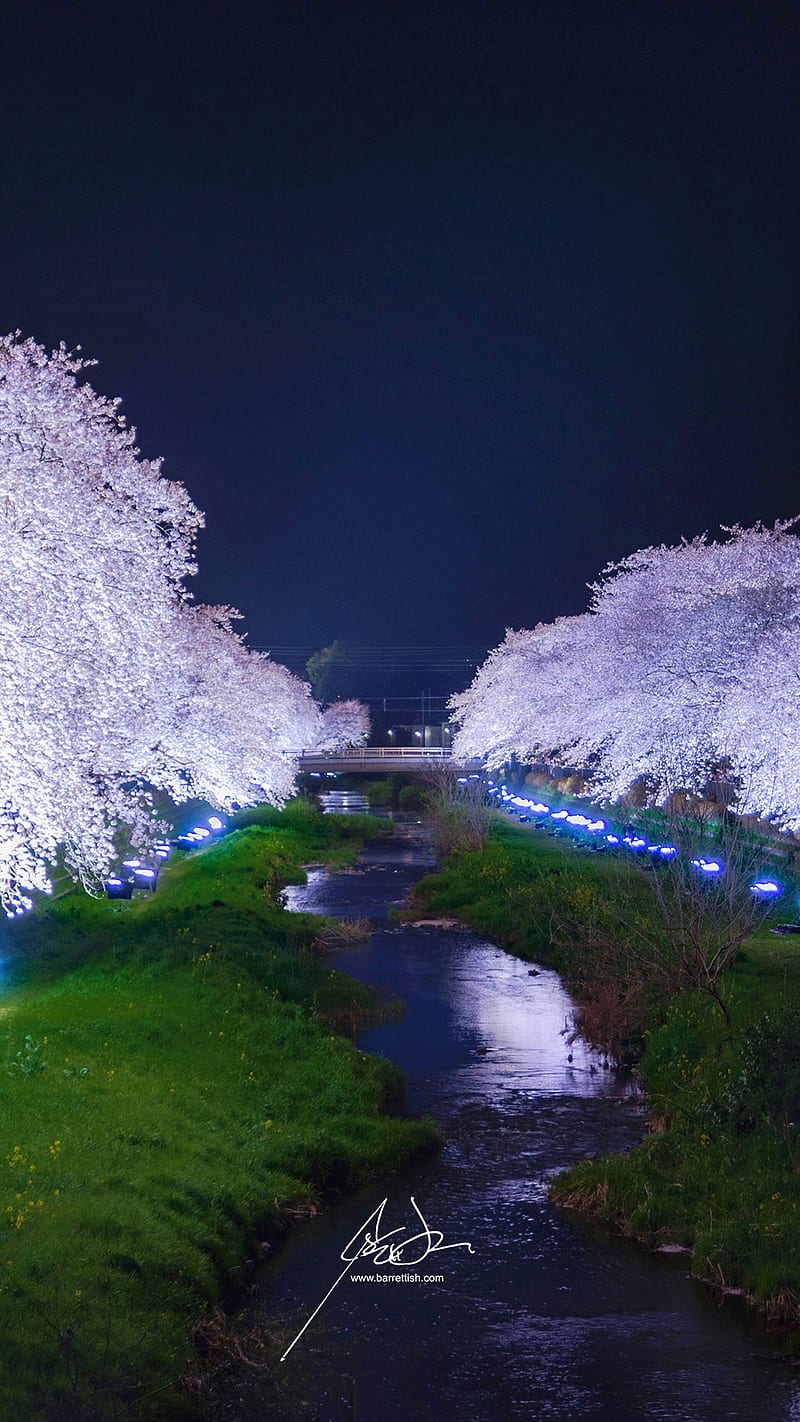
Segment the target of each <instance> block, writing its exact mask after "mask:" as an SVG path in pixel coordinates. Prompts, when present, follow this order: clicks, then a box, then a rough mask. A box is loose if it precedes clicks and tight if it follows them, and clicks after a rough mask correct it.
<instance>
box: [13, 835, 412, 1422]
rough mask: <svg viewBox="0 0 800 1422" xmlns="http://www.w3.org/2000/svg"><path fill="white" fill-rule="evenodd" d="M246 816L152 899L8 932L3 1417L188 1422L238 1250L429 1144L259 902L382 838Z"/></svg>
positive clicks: (239, 1258)
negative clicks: (187, 1386)
mask: <svg viewBox="0 0 800 1422" xmlns="http://www.w3.org/2000/svg"><path fill="white" fill-rule="evenodd" d="M244 818H245V820H248V821H250V823H249V824H248V825H247V827H244V828H242V829H240V830H238V831H236V832H234V833H232V834H230V835H228V836H227V837H226V838H225V839H223V840H221V841H220V842H219V843H216V844H214V845H212V846H210V847H209V848H207V849H205V850H203V851H201V852H199V853H196V854H194V855H192V856H190V857H187V858H185V859H183V860H182V862H177V863H175V864H174V865H170V866H168V867H167V869H166V870H165V871H164V872H163V875H162V882H161V884H160V886H159V890H158V892H157V893H156V894H154V895H152V896H150V897H148V898H146V899H144V900H141V901H136V902H133V903H113V902H106V901H96V900H92V899H89V898H87V896H86V895H84V894H82V893H80V894H79V893H75V894H72V895H69V896H67V897H66V898H64V899H62V900H60V901H59V902H57V903H54V904H52V905H50V906H49V907H48V909H47V911H46V912H43V913H41V914H37V915H35V916H32V917H31V918H30V919H28V920H26V921H24V922H21V923H20V924H19V926H18V928H17V926H16V925H15V928H16V932H14V933H13V936H12V941H11V942H10V945H9V946H10V951H11V954H12V957H13V958H14V959H15V960H16V956H17V955H20V954H22V955H26V956H25V961H24V962H23V963H20V964H19V965H18V966H16V967H15V966H14V963H13V962H12V966H11V969H10V974H9V976H10V980H11V981H10V985H9V986H8V988H7V991H6V992H5V995H4V998H3V1000H2V1007H0V1120H2V1145H0V1217H2V1218H0V1229H2V1231H3V1239H2V1242H0V1336H1V1337H2V1340H3V1342H2V1345H0V1357H1V1358H2V1376H1V1377H0V1398H1V1399H2V1404H3V1405H2V1408H0V1415H3V1416H9V1417H10V1416H14V1417H17V1418H21V1419H25V1418H28V1417H33V1416H36V1415H40V1414H39V1413H38V1412H37V1410H36V1409H37V1407H38V1405H39V1404H40V1403H41V1404H42V1405H44V1406H46V1407H47V1408H49V1409H50V1413H49V1414H48V1413H45V1414H44V1415H52V1416H58V1417H59V1418H61V1417H62V1416H64V1417H71V1416H73V1415H75V1416H79V1417H81V1418H83V1417H87V1418H88V1417H91V1418H95V1417H97V1418H107V1417H108V1418H111V1417H123V1416H125V1417H153V1418H164V1417H172V1416H180V1415H181V1414H182V1412H183V1411H185V1409H186V1407H188V1404H186V1403H185V1402H182V1401H181V1396H180V1394H179V1393H178V1391H177V1390H176V1387H175V1381H176V1379H177V1377H178V1375H179V1373H180V1371H181V1368H182V1365H183V1363H184V1361H185V1360H188V1359H189V1358H190V1357H191V1353H192V1348H191V1331H192V1324H193V1322H194V1321H196V1320H197V1319H198V1318H199V1317H200V1316H201V1315H202V1313H203V1310H204V1308H205V1306H206V1305H207V1304H208V1303H209V1302H210V1301H212V1300H214V1299H216V1298H218V1297H219V1295H220V1292H221V1290H222V1289H223V1288H224V1287H225V1285H226V1284H227V1283H228V1282H229V1281H230V1279H231V1278H232V1277H233V1278H236V1276H237V1273H236V1271H237V1270H238V1269H239V1268H240V1266H241V1265H242V1263H243V1261H244V1260H245V1258H246V1256H247V1253H248V1251H252V1250H253V1249H254V1247H255V1246H256V1245H257V1243H258V1242H259V1241H260V1240H262V1239H264V1238H265V1237H269V1235H270V1234H271V1233H272V1234H274V1233H275V1231H276V1229H277V1228H278V1227H280V1226H281V1225H282V1224H283V1223H285V1221H286V1219H287V1217H288V1212H296V1211H303V1210H307V1209H308V1208H309V1207H310V1206H311V1205H312V1204H313V1203H314V1202H315V1201H317V1200H318V1199H319V1197H320V1194H321V1192H323V1191H324V1190H325V1189H331V1188H335V1189H337V1190H339V1189H348V1188H350V1187H352V1186H354V1185H355V1184H357V1183H358V1182H360V1181H361V1180H363V1179H365V1178H368V1177H369V1176H370V1175H372V1174H374V1173H376V1172H382V1171H388V1170H392V1169H394V1168H395V1167H396V1166H398V1165H399V1164H400V1163H401V1162H403V1161H405V1160H407V1159H408V1158H409V1157H410V1156H411V1155H413V1154H414V1153H416V1152H418V1151H422V1150H425V1149H430V1148H431V1146H432V1145H433V1144H435V1142H436V1140H437V1137H436V1133H435V1131H434V1129H433V1127H432V1126H431V1125H430V1123H428V1122H408V1121H403V1120H400V1119H396V1118H393V1117H392V1116H390V1115H387V1114H385V1112H386V1109H387V1107H389V1106H391V1105H392V1103H393V1102H396V1101H397V1100H398V1097H399V1093H400V1091H401V1085H402V1083H401V1080H400V1078H399V1076H398V1074H397V1073H396V1072H395V1071H394V1069H393V1068H392V1067H391V1066H390V1064H389V1063H387V1062H385V1061H383V1060H382V1059H380V1058H374V1057H368V1056H366V1055H365V1054H363V1053H361V1052H359V1051H358V1050H357V1049H356V1048H355V1047H354V1046H353V1044H352V1043H351V1042H350V1041H348V1040H345V1039H344V1038H343V1037H342V1036H340V1035H338V1034H337V1033H336V1032H335V1031H332V1030H331V1029H330V1023H331V1022H334V1021H337V1020H339V1019H340V1018H341V1017H342V1014H343V1013H344V1015H345V1016H348V1014H349V1017H350V1020H352V1021H356V1020H359V1019H362V1020H363V1019H364V1018H365V1017H366V1016H367V1015H368V1014H369V1013H370V1012H371V1011H374V1010H375V1006H374V1002H373V1000H372V998H371V996H370V994H369V993H368V991H367V990H366V989H365V988H363V987H362V986H361V985H359V984H357V983H355V982H354V981H353V980H350V979H347V978H344V977H343V976H342V975H339V974H335V973H333V972H331V970H330V968H329V967H328V966H327V965H326V964H325V963H324V962H323V961H321V960H320V959H319V957H318V956H317V954H316V953H315V951H314V948H313V941H314V936H315V930H316V929H317V928H318V926H319V922H320V921H319V920H317V919H314V917H313V916H311V915H304V914H298V915H294V914H292V915H290V914H287V913H284V912H283V911H282V910H281V909H280V908H279V907H277V906H276V904H275V903H274V900H273V895H274V892H275V890H276V888H277V887H278V885H279V883H280V882H285V881H286V880H289V879H295V880H296V879H298V878H302V870H301V869H300V864H301V863H302V862H304V861H308V860H319V859H322V858H325V857H328V856H330V855H331V854H333V855H334V856H337V855H338V856H339V857H341V855H342V853H346V854H350V855H352V853H354V852H355V849H356V848H357V845H358V838H357V836H358V834H359V833H361V834H364V833H365V831H367V830H368V832H369V833H374V832H375V828H376V826H375V821H374V820H369V821H366V822H364V821H362V822H361V823H360V824H355V823H354V822H353V820H352V819H348V820H347V821H346V822H344V821H343V822H341V823H338V822H336V821H335V820H334V819H333V818H332V817H330V818H329V817H324V818H323V817H321V816H312V815H310V814H308V813H307V812H305V811H303V810H297V809H293V810H290V811H289V812H288V814H286V815H284V816H283V817H280V816H278V815H276V813H275V812H274V811H266V812H259V813H257V814H255V815H248V816H246V817H244ZM70 1408H74V1409H75V1410H74V1413H73V1411H71V1410H70Z"/></svg>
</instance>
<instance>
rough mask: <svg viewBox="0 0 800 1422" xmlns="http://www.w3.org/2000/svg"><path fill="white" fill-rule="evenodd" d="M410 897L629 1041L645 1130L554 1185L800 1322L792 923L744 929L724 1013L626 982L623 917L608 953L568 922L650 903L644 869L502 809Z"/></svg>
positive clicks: (798, 972)
mask: <svg viewBox="0 0 800 1422" xmlns="http://www.w3.org/2000/svg"><path fill="white" fill-rule="evenodd" d="M413 912H414V913H415V914H419V913H420V912H430V913H436V914H457V915H458V916H459V917H461V918H462V919H463V920H464V921H465V922H467V923H469V924H470V925H471V926H472V927H474V928H475V929H476V930H478V931H479V932H481V933H485V934H487V935H488V936H490V937H492V938H493V939H494V940H495V941H497V942H501V943H504V944H505V945H506V946H507V947H509V948H510V949H511V950H512V951H514V952H515V953H518V954H519V955H520V956H522V957H525V958H535V959H537V960H539V961H543V962H545V963H547V964H549V965H551V966H553V967H555V968H557V969H559V971H561V972H562V973H563V974H564V976H565V980H566V981H567V983H568V985H569V986H570V988H571V989H572V990H573V991H574V992H575V993H576V994H577V996H578V1000H579V1003H581V1004H582V1006H583V1009H584V1011H586V1010H587V1005H588V1022H589V1028H590V1035H591V1036H592V1037H593V1038H594V1040H595V1041H602V1040H603V1035H604V1024H605V1029H606V1030H605V1037H606V1044H607V1045H609V1046H611V1048H612V1049H615V1048H617V1047H618V1046H619V1043H620V1040H623V1041H624V1043H625V1047H626V1050H627V1051H628V1052H629V1053H630V1055H640V1057H641V1060H640V1071H641V1075H642V1080H643V1083H644V1086H645V1088H646V1090H647V1092H648V1097H649V1106H650V1117H651V1132H650V1134H649V1135H648V1136H647V1138H646V1140H645V1142H644V1143H643V1144H642V1145H641V1146H640V1147H638V1148H637V1149H636V1150H634V1151H632V1152H630V1153H629V1154H627V1155H624V1156H607V1157H603V1158H602V1159H599V1160H595V1161H587V1162H585V1163H583V1164H580V1165H578V1166H576V1167H575V1168H573V1169H572V1170H570V1171H568V1172H567V1173H566V1174H564V1175H562V1176H561V1177H560V1178H559V1179H558V1180H557V1181H556V1182H555V1184H554V1186H553V1189H552V1195H553V1198H554V1199H556V1200H557V1201H558V1202H559V1203H561V1204H563V1205H566V1206H570V1207H573V1208H577V1209H579V1210H581V1211H582V1212H583V1213H586V1214H589V1215H592V1216H594V1217H596V1218H598V1219H602V1220H604V1221H605V1222H607V1223H610V1224H612V1225H614V1226H615V1227H616V1228H618V1229H621V1230H623V1231H624V1232H626V1233H628V1234H631V1235H634V1236H635V1237H637V1238H639V1239H640V1240H642V1241H644V1242H646V1243H648V1244H650V1245H652V1246H654V1247H664V1246H666V1245H672V1246H675V1245H678V1246H681V1247H684V1248H686V1249H687V1250H688V1251H690V1252H691V1255H692V1269H693V1272H694V1273H696V1274H697V1275H698V1276H699V1277H702V1278H704V1279H707V1280H709V1281H710V1282H712V1283H714V1284H716V1285H718V1286H720V1287H722V1288H725V1289H728V1290H733V1291H737V1290H741V1291H742V1292H743V1293H744V1294H746V1295H747V1296H748V1297H750V1298H751V1299H752V1300H753V1301H754V1302H757V1303H758V1304H759V1305H760V1306H761V1307H762V1308H763V1309H764V1310H765V1312H766V1314H767V1316H768V1317H769V1318H770V1319H773V1320H775V1321H781V1322H783V1323H789V1324H792V1325H795V1324H798V1323H800V945H799V944H798V939H797V938H793V937H787V938H776V937H775V936H773V935H771V934H770V933H769V932H768V931H767V929H766V928H762V929H761V930H760V931H758V932H757V933H754V934H753V935H752V936H751V937H750V938H749V939H748V940H747V942H746V944H745V946H744V949H743V951H742V952H741V953H740V955H739V957H738V959H737V961H736V963H735V965H734V967H733V969H732V970H731V972H730V973H729V974H728V975H727V978H726V980H725V983H724V990H725V996H726V1002H727V1006H728V1010H729V1013H730V1023H729V1024H726V1023H725V1021H724V1020H723V1017H722V1016H721V1014H720V1012H719V1010H718V1008H717V1007H716V1006H715V1004H714V1003H713V1002H712V1001H711V999H710V998H708V997H706V996H704V995H702V994H700V993H682V994H678V995H671V996H665V994H664V993H663V992H662V991H660V990H659V989H658V988H657V987H655V986H653V985H652V984H651V985H649V986H648V984H646V983H644V984H643V983H636V982H632V980H631V978H630V977H629V976H626V973H627V970H628V968H629V967H630V964H629V962H628V957H627V950H626V944H625V935H624V932H623V931H622V930H621V928H620V931H619V933H618V942H617V948H616V951H615V953H613V954H611V953H608V952H604V953H601V954H600V955H599V957H598V958H594V957H593V956H592V955H591V954H590V953H587V949H586V938H585V937H584V936H582V933H581V931H580V930H581V928H582V927H583V928H586V927H587V926H591V927H592V928H594V927H595V926H596V924H597V920H598V916H600V917H602V915H603V913H607V914H608V915H609V924H611V922H612V915H616V921H617V923H618V925H624V923H625V921H626V917H627V916H629V915H631V914H633V913H638V914H643V913H646V912H648V895H647V886H646V884H643V883H642V880H641V877H640V876H637V875H631V873H630V870H629V869H627V868H626V866H625V865H624V864H620V863H619V861H617V860H614V859H611V860H609V859H608V858H606V857H604V856H586V857H579V856H577V855H576V854H575V852H574V851H573V850H571V849H570V848H568V847H565V846H564V845H562V844H561V843H559V842H557V841H553V840H551V839H548V838H547V837H546V836H544V835H543V834H541V833H536V832H530V831H526V830H523V829H522V828H520V827H517V826H513V825H509V824H500V825H498V826H497V827H496V828H495V829H494V830H493V831H492V835H491V837H490V840H489V844H488V846H487V849H486V852H485V853H484V854H480V853H475V854H461V855H456V856H453V858H452V859H451V860H450V861H448V863H447V864H446V865H445V867H444V870H443V872H442V873H441V874H438V875H431V876H429V877H428V878H427V879H426V880H423V881H422V882H421V884H420V885H419V886H418V888H417V892H416V898H415V903H414V908H413ZM784 916H785V915H784ZM565 925H566V927H567V928H569V926H570V925H572V928H573V930H574V934H573V937H572V939H571V941H570V939H569V936H568V934H567V933H565Z"/></svg>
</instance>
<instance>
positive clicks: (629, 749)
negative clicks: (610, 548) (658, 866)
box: [451, 520, 800, 826]
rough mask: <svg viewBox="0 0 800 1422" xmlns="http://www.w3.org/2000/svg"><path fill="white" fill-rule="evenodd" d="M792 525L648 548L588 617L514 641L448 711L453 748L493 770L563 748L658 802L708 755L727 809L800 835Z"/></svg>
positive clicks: (799, 542) (604, 786)
mask: <svg viewBox="0 0 800 1422" xmlns="http://www.w3.org/2000/svg"><path fill="white" fill-rule="evenodd" d="M795 522H796V520H790V521H788V522H782V523H781V522H779V523H776V525H775V526H774V527H773V528H765V527H763V526H762V525H760V524H757V525H756V526H755V527H754V528H741V527H739V526H736V527H734V528H730V529H726V530H724V532H725V533H726V534H727V537H726V538H725V539H724V540H723V541H720V542H709V541H708V540H707V539H706V538H705V537H702V538H695V539H693V540H692V541H690V542H689V541H687V542H684V543H681V544H679V545H678V546H677V547H664V546H662V547H659V548H646V549H643V550H641V551H640V552H637V553H634V554H632V555H631V556H630V557H629V558H626V559H624V560H623V561H622V562H621V563H617V564H612V565H609V567H607V568H606V569H605V570H604V572H603V574H602V575H601V577H600V579H599V581H598V582H597V583H596V584H594V585H593V587H592V590H591V591H592V599H591V604H590V609H589V612H588V613H586V614H585V615H584V616H582V617H577V618H562V619H560V620H559V621H557V622H555V623H553V624H552V625H551V626H540V627H537V628H536V629H535V630H534V631H532V632H524V631H521V632H510V633H509V634H508V635H507V637H506V640H505V642H504V643H503V644H502V645H501V646H500V647H498V648H497V649H496V651H494V652H493V653H492V654H491V655H490V657H489V658H488V660H487V661H486V662H485V663H484V665H483V667H481V669H480V670H479V672H478V674H477V676H476V678H475V680H474V682H473V684H472V686H471V687H470V688H469V689H468V690H467V691H466V692H464V693H463V694H462V695H461V696H458V697H455V698H454V699H453V702H452V703H451V705H452V708H453V711H454V717H455V719H456V721H457V722H458V723H459V727H460V729H459V731H458V733H457V735H456V737H455V740H454V750H455V752H456V754H459V755H462V756H467V755H470V756H474V755H483V754H485V755H486V756H487V760H488V762H489V764H491V765H499V764H501V763H502V762H503V761H505V760H506V759H508V757H509V755H510V754H511V753H514V754H516V755H517V756H518V757H519V758H520V759H522V760H525V761H529V760H532V759H535V758H537V757H538V756H543V755H548V754H554V753H560V754H561V755H562V756H569V757H570V758H571V759H574V760H578V761H583V760H587V759H589V758H592V760H593V762H594V763H595V766H596V768H595V770H594V771H593V783H594V785H595V786H596V788H597V790H598V792H600V793H603V794H605V795H609V796H615V795H618V794H620V793H621V792H622V791H623V790H625V789H626V788H627V787H628V786H629V785H630V783H631V781H632V780H634V779H635V778H636V777H638V776H641V775H647V776H649V777H650V778H651V779H654V780H655V782H656V783H657V784H658V785H659V788H660V791H661V794H662V795H666V794H667V793H669V792H670V791H671V790H673V789H676V788H682V787H684V786H685V785H686V784H687V782H692V781H694V784H695V786H696V785H697V784H699V783H700V782H701V781H702V779H703V777H704V776H707V774H708V767H709V765H710V764H712V763H713V762H714V761H723V760H725V761H728V762H730V765H731V767H732V772H733V773H735V774H737V775H738V777H739V779H740V781H741V786H742V790H741V798H740V803H739V808H740V809H742V810H745V809H748V810H752V811H758V812H760V813H771V814H775V815H778V816H780V817H782V818H783V819H784V820H785V821H786V822H787V823H788V824H790V825H792V826H800V742H799V741H798V738H797V736H796V733H795V727H796V724H797V718H798V714H799V713H800V539H798V537H797V536H796V535H795V534H794V533H793V532H792V531H791V530H792V528H793V525H794V523H795Z"/></svg>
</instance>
